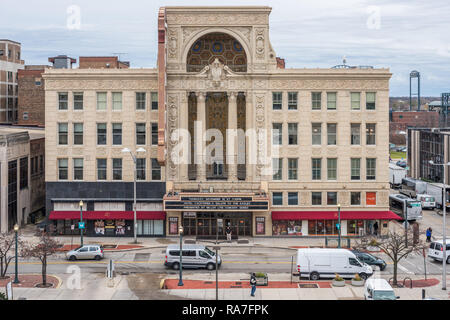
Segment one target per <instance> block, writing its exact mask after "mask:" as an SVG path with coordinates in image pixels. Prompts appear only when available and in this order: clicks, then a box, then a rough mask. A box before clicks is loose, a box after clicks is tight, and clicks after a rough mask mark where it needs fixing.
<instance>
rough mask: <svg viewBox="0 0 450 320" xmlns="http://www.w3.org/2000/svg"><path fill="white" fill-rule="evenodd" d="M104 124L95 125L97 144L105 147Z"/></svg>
mask: <svg viewBox="0 0 450 320" xmlns="http://www.w3.org/2000/svg"><path fill="white" fill-rule="evenodd" d="M106 136H107V133H106V123H97V144H98V145H106V140H107V139H106Z"/></svg>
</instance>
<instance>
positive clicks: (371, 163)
mask: <svg viewBox="0 0 450 320" xmlns="http://www.w3.org/2000/svg"><path fill="white" fill-rule="evenodd" d="M376 171H377V159H375V158H367V159H366V180H375V179H376Z"/></svg>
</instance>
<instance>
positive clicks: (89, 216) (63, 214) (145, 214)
mask: <svg viewBox="0 0 450 320" xmlns="http://www.w3.org/2000/svg"><path fill="white" fill-rule="evenodd" d="M136 218H137V219H138V220H164V219H165V218H166V213H165V212H164V211H137V212H136ZM49 219H50V220H65V219H72V220H79V219H80V211H51V212H50V216H49ZM119 219H125V220H133V219H134V212H133V211H83V220H119Z"/></svg>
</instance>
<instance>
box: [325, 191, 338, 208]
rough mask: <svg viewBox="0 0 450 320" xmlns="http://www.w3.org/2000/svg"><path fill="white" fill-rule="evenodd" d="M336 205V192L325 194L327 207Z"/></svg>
mask: <svg viewBox="0 0 450 320" xmlns="http://www.w3.org/2000/svg"><path fill="white" fill-rule="evenodd" d="M335 205H337V192H327V206H335Z"/></svg>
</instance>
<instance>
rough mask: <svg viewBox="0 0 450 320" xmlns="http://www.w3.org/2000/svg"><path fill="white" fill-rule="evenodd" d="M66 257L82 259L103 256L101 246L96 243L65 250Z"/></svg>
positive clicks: (100, 257)
mask: <svg viewBox="0 0 450 320" xmlns="http://www.w3.org/2000/svg"><path fill="white" fill-rule="evenodd" d="M66 258H67V259H68V260H71V261H75V260H84V259H95V260H101V259H103V258H104V254H103V248H102V247H101V246H100V245H98V244H89V245H84V246H82V247H78V248H76V249H74V250H70V251H69V252H67V253H66Z"/></svg>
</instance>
